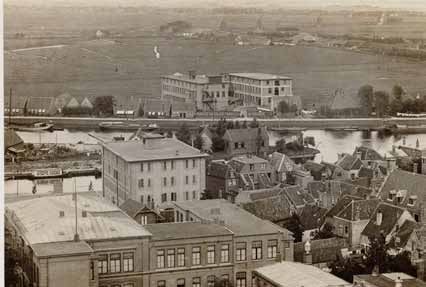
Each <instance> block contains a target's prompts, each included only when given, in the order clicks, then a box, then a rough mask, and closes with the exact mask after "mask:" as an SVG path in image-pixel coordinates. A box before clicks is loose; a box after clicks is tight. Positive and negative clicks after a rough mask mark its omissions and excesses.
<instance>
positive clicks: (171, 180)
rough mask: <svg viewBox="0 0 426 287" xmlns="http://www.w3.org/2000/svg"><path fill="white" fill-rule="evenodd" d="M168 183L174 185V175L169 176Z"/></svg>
mask: <svg viewBox="0 0 426 287" xmlns="http://www.w3.org/2000/svg"><path fill="white" fill-rule="evenodd" d="M170 184H171V185H175V177H174V176H172V177H171V178H170Z"/></svg>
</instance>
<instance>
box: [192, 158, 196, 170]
mask: <svg viewBox="0 0 426 287" xmlns="http://www.w3.org/2000/svg"><path fill="white" fill-rule="evenodd" d="M195 166H196V164H195V159H193V160H192V168H195Z"/></svg>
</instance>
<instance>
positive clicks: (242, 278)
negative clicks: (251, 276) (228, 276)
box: [236, 272, 247, 287]
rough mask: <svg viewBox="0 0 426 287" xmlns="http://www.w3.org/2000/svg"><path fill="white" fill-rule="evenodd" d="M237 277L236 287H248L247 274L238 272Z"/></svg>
mask: <svg viewBox="0 0 426 287" xmlns="http://www.w3.org/2000/svg"><path fill="white" fill-rule="evenodd" d="M236 277H237V280H236V283H237V284H236V287H246V286H247V283H246V282H247V281H246V280H247V279H246V272H237V276H236Z"/></svg>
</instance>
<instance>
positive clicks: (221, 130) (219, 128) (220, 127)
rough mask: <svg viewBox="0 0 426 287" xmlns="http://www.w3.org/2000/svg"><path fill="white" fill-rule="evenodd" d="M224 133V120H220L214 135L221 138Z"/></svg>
mask: <svg viewBox="0 0 426 287" xmlns="http://www.w3.org/2000/svg"><path fill="white" fill-rule="evenodd" d="M225 132H226V120H225V119H221V120H219V121H218V122H217V127H216V133H217V135H218V136H220V137H223V135H224V134H225Z"/></svg>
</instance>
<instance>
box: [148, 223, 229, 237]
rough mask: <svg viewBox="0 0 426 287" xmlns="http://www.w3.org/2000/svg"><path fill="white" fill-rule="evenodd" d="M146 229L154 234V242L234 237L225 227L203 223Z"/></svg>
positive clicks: (169, 224)
mask: <svg viewBox="0 0 426 287" xmlns="http://www.w3.org/2000/svg"><path fill="white" fill-rule="evenodd" d="M144 227H145V228H146V229H147V230H148V231H149V232H150V233H152V239H153V240H173V239H187V238H200V237H212V236H225V235H232V234H233V233H232V231H231V230H229V229H228V228H226V227H225V226H223V225H220V224H215V223H201V222H174V223H157V224H148V225H144Z"/></svg>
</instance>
